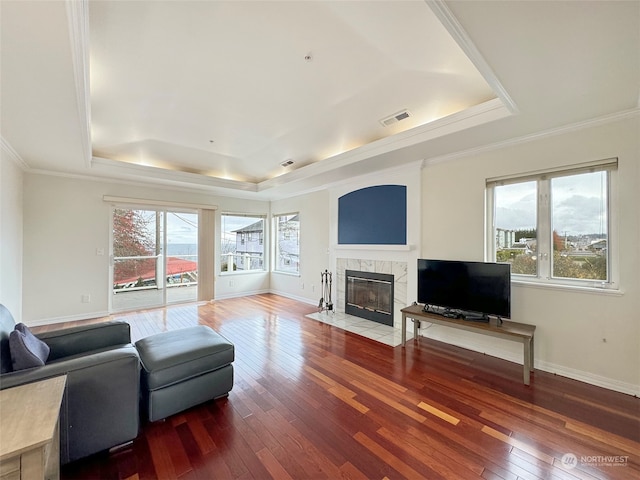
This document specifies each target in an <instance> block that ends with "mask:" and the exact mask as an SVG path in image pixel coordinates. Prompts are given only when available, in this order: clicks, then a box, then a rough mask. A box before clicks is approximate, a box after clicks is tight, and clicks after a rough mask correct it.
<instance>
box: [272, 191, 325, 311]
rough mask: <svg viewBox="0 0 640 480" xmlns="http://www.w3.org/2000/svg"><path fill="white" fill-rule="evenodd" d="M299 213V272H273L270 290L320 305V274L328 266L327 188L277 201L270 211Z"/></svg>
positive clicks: (274, 213) (278, 213) (273, 203)
mask: <svg viewBox="0 0 640 480" xmlns="http://www.w3.org/2000/svg"><path fill="white" fill-rule="evenodd" d="M294 212H299V214H300V275H290V274H286V273H278V272H272V273H271V291H272V292H274V293H278V294H281V295H285V296H288V297H291V298H295V299H298V300H301V301H303V302H307V303H310V304H315V305H317V304H318V303H319V301H320V297H322V285H321V278H320V274H321V273H322V272H323V271H324V270H330V269H331V266H330V265H329V228H330V225H329V195H328V193H327V191H326V190H321V191H318V192H313V193H309V194H306V195H301V196H298V197H292V198H287V199H283V200H277V201H274V202H272V204H271V214H272V215H280V214H286V213H294Z"/></svg>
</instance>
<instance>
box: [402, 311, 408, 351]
mask: <svg viewBox="0 0 640 480" xmlns="http://www.w3.org/2000/svg"><path fill="white" fill-rule="evenodd" d="M406 342H407V314H406V313H403V314H402V348H405V347H404V344H405V343H406Z"/></svg>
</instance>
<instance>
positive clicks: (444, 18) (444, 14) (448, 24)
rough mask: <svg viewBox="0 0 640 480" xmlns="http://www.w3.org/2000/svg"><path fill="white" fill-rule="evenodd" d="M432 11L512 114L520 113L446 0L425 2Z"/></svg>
mask: <svg viewBox="0 0 640 480" xmlns="http://www.w3.org/2000/svg"><path fill="white" fill-rule="evenodd" d="M425 2H426V3H427V5H428V6H429V8H431V11H432V12H433V13H434V14H435V16H436V17H438V20H440V23H442V25H443V26H444V28H445V29H446V30H447V31H448V32H449V35H451V37H453V39H454V40H455V42H456V43H457V44H458V46H459V47H460V48H461V49H462V51H463V52H464V53H465V55H466V56H467V58H469V60H470V61H471V63H473V64H474V65H475V67H476V68H477V69H478V71H479V72H480V74H481V75H482V77H483V78H484V79H485V80H486V82H487V83H488V84H489V86H490V87H491V89H492V90H493V91H494V93H495V94H496V95H497V96H498V98H499V99H500V100H502V103H503V104H504V106H505V107H507V108H508V109H509V112H510V113H511V114H516V113H519V110H518V107H517V105H516V103H515V102H514V101H513V99H512V98H511V95H509V93H508V92H507V90H506V89H505V88H504V86H503V85H502V83H501V82H500V80H499V79H498V77H497V76H496V74H495V73H494V72H493V70H492V69H491V67H490V66H489V64H488V63H487V61H486V60H485V59H484V57H483V56H482V54H481V53H480V50H478V48H477V47H476V46H475V44H474V43H473V41H472V40H471V37H469V35H468V34H467V32H466V31H465V29H464V28H463V27H462V25H461V24H460V22H459V21H458V19H457V18H456V17H455V16H454V15H453V12H452V11H451V10H449V7H447V5H446V4H445V2H444V0H425Z"/></svg>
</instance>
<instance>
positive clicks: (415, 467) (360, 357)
mask: <svg viewBox="0 0 640 480" xmlns="http://www.w3.org/2000/svg"><path fill="white" fill-rule="evenodd" d="M313 311H315V310H314V308H313V306H309V305H306V304H302V303H299V302H296V301H293V300H290V299H287V298H283V297H279V296H275V295H257V296H252V297H245V298H238V299H229V300H222V301H217V302H214V303H211V304H204V305H194V304H192V305H184V306H175V307H168V308H166V309H157V310H149V311H141V312H136V313H131V314H126V315H117V316H114V317H113V318H119V319H124V320H126V321H128V322H129V323H130V324H131V326H132V335H133V337H134V338H133V340H134V341H135V340H137V339H139V338H142V337H145V336H147V335H150V334H153V333H156V332H161V331H166V330H173V329H177V328H182V327H186V326H192V325H196V324H203V325H209V326H210V327H212V328H213V329H215V330H216V331H218V332H219V333H221V334H222V335H224V336H225V337H227V338H228V339H229V340H231V341H232V342H233V343H234V344H235V347H236V360H235V362H234V369H235V384H234V388H233V390H232V391H231V393H230V395H229V397H228V398H226V399H221V400H218V401H211V402H208V403H205V404H203V405H200V406H198V407H195V408H193V409H190V410H188V411H186V412H183V413H182V414H178V415H175V416H173V417H170V418H169V419H167V420H166V421H164V422H155V423H151V424H149V423H144V424H143V426H142V430H141V432H140V435H139V436H138V438H137V439H136V440H135V441H134V442H133V444H132V445H131V446H130V447H128V448H125V449H123V450H121V451H118V452H112V453H111V454H107V453H104V454H98V455H94V456H92V457H90V458H87V459H84V460H80V461H77V462H74V463H72V464H69V465H66V466H65V467H63V469H62V472H61V476H62V479H76V478H81V479H93V478H104V479H111V478H113V479H155V478H161V479H165V478H166V479H173V478H180V479H252V478H253V479H269V478H274V479H278V480H280V479H337V478H345V479H384V478H389V479H401V478H407V479H418V478H426V479H456V480H457V479H468V478H486V479H514V480H515V479H536V478H545V479H546V478H554V479H575V478H578V479H593V478H607V479H609V478H610V479H632V478H636V479H637V478H640V399H638V398H636V397H631V396H628V395H624V394H619V393H615V392H611V391H608V390H604V389H601V388H598V387H594V386H590V385H586V384H583V383H580V382H577V381H573V380H570V379H567V378H563V377H559V376H554V375H551V374H547V373H544V372H540V371H536V372H535V375H534V376H533V378H532V384H531V386H530V387H526V386H524V385H523V384H522V378H521V377H522V366H521V365H517V364H514V363H510V362H506V361H503V360H500V359H497V358H494V357H490V356H487V355H482V354H479V353H475V352H470V351H468V350H464V349H461V348H457V347H453V346H450V345H446V344H442V343H439V342H436V341H431V340H428V339H425V338H420V340H419V341H418V342H413V341H411V342H409V343H407V348H406V349H402V347H395V348H392V347H389V346H386V345H383V344H380V343H376V342H375V341H373V340H369V339H366V338H363V337H360V336H358V335H355V334H353V333H348V332H345V331H343V330H340V329H338V328H336V327H333V326H331V325H327V324H323V323H320V322H316V321H313V320H309V319H307V318H305V314H307V313H311V312H313ZM101 320H104V319H99V320H95V321H101ZM79 323H87V322H75V323H74V325H75V324H79ZM69 325H70V324H69ZM65 326H68V325H65ZM48 328H56V329H57V328H60V325H55V326H52V327H41V328H40V329H36V331H42V330H44V329H48Z"/></svg>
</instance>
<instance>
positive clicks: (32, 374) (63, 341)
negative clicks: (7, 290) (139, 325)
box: [0, 304, 140, 463]
mask: <svg viewBox="0 0 640 480" xmlns="http://www.w3.org/2000/svg"><path fill="white" fill-rule="evenodd" d="M14 325H15V322H14V319H13V317H12V315H11V313H10V312H9V311H8V310H7V308H6V307H5V306H4V305H2V304H0V390H1V389H5V388H11V387H15V386H18V385H22V384H25V383H31V382H35V381H38V380H43V379H45V378H50V377H55V376H58V375H64V374H66V375H67V386H66V390H65V394H64V397H63V400H62V407H61V411H60V462H61V463H68V462H71V461H73V460H77V459H79V458H82V457H85V456H87V455H91V454H93V453H96V452H99V451H101V450H106V449H109V448H112V447H114V446H118V445H121V444H123V443H126V442H129V441H130V440H133V439H134V438H135V437H136V436H137V435H138V430H139V426H140V420H139V418H140V417H139V391H140V359H139V356H138V352H137V351H136V349H135V347H134V346H133V345H132V344H131V335H130V329H129V325H128V324H127V323H125V322H106V323H98V324H93V325H87V326H82V327H73V328H67V329H60V330H56V331H51V332H46V333H42V334H39V335H36V337H38V338H39V339H40V340H42V341H44V342H45V343H46V344H47V345H48V346H49V348H50V349H51V351H50V353H49V358H48V360H47V362H46V364H45V365H44V366H41V367H35V368H29V369H26V370H19V371H15V372H14V371H12V363H11V355H10V351H9V334H10V333H11V331H13V329H14Z"/></svg>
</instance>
